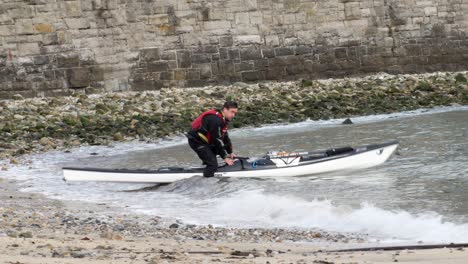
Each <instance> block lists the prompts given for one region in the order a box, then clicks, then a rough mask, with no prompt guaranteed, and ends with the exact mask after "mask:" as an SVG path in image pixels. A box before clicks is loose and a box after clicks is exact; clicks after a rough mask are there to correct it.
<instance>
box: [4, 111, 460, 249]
mask: <svg viewBox="0 0 468 264" xmlns="http://www.w3.org/2000/svg"><path fill="white" fill-rule="evenodd" d="M352 120H353V121H354V124H353V125H342V124H341V122H342V121H343V120H342V119H340V120H325V121H324V120H322V121H305V122H301V123H295V124H279V125H268V126H263V127H259V128H243V129H238V130H234V131H232V132H230V133H231V139H232V141H233V143H234V149H235V152H236V153H237V154H238V155H242V156H258V155H260V156H261V155H263V154H265V153H266V152H267V151H271V150H285V151H309V150H315V149H327V148H330V147H339V146H348V145H350V146H358V145H362V144H372V143H382V142H385V141H389V140H398V141H399V142H400V146H399V148H398V149H397V152H396V153H395V155H393V156H392V157H391V158H390V160H388V161H387V162H386V163H385V164H383V165H381V166H379V167H374V168H369V169H365V170H360V171H354V172H341V173H333V174H324V175H314V176H306V177H293V178H291V177H279V178H266V179H249V178H244V179H235V178H208V179H207V178H202V177H195V178H191V179H187V180H182V181H179V182H175V183H173V184H169V185H167V186H161V187H159V188H146V187H149V186H151V185H148V184H124V183H102V182H80V183H76V182H74V183H67V182H64V181H62V177H63V175H62V172H61V167H62V166H70V165H72V166H86V167H100V168H133V169H137V168H147V169H151V168H158V167H162V166H168V165H199V163H200V161H199V160H197V157H196V155H195V153H194V152H193V151H192V150H191V149H190V148H189V147H188V145H187V143H186V139H185V138H183V137H174V138H171V139H168V140H161V141H159V142H156V143H145V142H127V143H119V144H116V145H115V146H113V147H105V146H90V147H80V148H76V149H72V150H71V152H70V153H64V152H50V153H47V154H38V155H30V156H26V158H27V159H29V160H31V161H32V163H31V164H30V165H28V166H16V167H13V168H11V169H10V170H9V171H7V172H2V176H3V175H5V176H7V177H10V178H14V179H17V180H20V181H21V184H22V186H23V189H22V190H23V191H27V192H38V193H43V194H46V195H48V196H50V197H52V198H57V199H63V200H80V201H88V202H92V203H106V204H110V205H114V206H117V207H121V208H123V209H124V208H125V210H127V211H128V212H130V213H132V212H133V213H143V214H150V215H157V216H163V217H168V218H173V219H179V220H181V221H184V222H186V223H191V224H201V225H206V224H212V225H215V226H224V227H240V228H255V227H261V228H294V229H322V230H325V231H333V232H352V233H359V234H367V235H368V238H369V240H374V241H377V240H378V241H381V242H382V243H385V242H404V243H416V242H421V241H422V242H425V243H449V242H459V243H460V242H465V243H466V242H468V107H463V106H459V107H443V108H436V109H431V110H417V111H411V112H403V113H395V114H387V115H377V116H365V117H355V118H352ZM128 190H141V191H133V192H127V191H128Z"/></svg>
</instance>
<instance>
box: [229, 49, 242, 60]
mask: <svg viewBox="0 0 468 264" xmlns="http://www.w3.org/2000/svg"><path fill="white" fill-rule="evenodd" d="M228 55H229V59H230V60H240V52H239V50H238V49H230V50H228Z"/></svg>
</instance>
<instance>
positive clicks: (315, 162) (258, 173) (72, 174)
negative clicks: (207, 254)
mask: <svg viewBox="0 0 468 264" xmlns="http://www.w3.org/2000/svg"><path fill="white" fill-rule="evenodd" d="M397 147H398V142H396V141H392V142H387V143H383V144H374V145H366V146H360V147H357V148H350V149H351V150H350V151H346V152H344V153H338V154H330V150H327V151H317V152H310V154H311V155H309V156H304V157H297V159H296V160H294V157H293V158H289V160H291V162H286V163H284V164H283V163H282V162H285V160H286V161H287V160H288V159H287V158H284V159H282V158H279V159H260V160H258V161H253V162H249V161H242V160H240V161H236V164H237V165H236V166H223V167H220V168H219V170H218V172H217V173H216V174H215V176H217V177H234V178H246V177H255V178H259V177H294V176H306V175H316V174H323V173H330V172H336V171H350V170H359V169H365V168H370V167H374V166H378V165H381V164H383V163H384V162H385V161H386V160H388V159H389V158H390V157H391V155H392V154H393V153H394V152H395V150H396V148H397ZM333 150H334V149H333ZM326 153H328V154H326ZM272 161H274V162H272ZM278 161H281V162H278ZM294 161H296V162H294ZM262 162H263V163H262ZM275 162H276V163H275ZM287 163H289V164H287ZM62 169H63V175H64V180H66V181H103V182H131V183H171V182H175V181H178V180H183V179H187V178H190V177H193V176H203V168H161V169H158V170H127V169H97V168H74V167H64V168H62Z"/></svg>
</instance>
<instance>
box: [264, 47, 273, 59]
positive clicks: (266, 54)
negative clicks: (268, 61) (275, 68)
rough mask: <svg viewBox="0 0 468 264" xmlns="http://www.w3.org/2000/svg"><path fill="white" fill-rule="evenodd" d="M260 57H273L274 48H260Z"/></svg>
mask: <svg viewBox="0 0 468 264" xmlns="http://www.w3.org/2000/svg"><path fill="white" fill-rule="evenodd" d="M262 57H263V58H274V57H275V50H274V49H262Z"/></svg>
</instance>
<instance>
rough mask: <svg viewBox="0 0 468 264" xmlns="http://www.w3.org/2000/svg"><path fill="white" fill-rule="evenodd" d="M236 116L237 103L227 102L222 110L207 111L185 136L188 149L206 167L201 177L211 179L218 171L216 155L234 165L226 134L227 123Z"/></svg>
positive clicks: (193, 123)
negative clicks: (191, 150) (194, 153)
mask: <svg viewBox="0 0 468 264" xmlns="http://www.w3.org/2000/svg"><path fill="white" fill-rule="evenodd" d="M236 114H237V103H236V102H232V101H227V102H225V103H224V105H223V109H222V110H215V109H212V110H209V111H206V112H204V113H202V114H201V115H200V116H199V117H197V118H196V119H195V120H194V121H193V122H192V129H191V130H190V132H189V133H188V134H187V137H188V143H189V145H190V147H191V148H192V149H193V150H194V151H195V152H196V153H197V155H198V157H199V158H200V159H201V160H202V161H203V164H205V165H206V167H205V169H204V170H203V176H205V177H213V176H214V173H215V172H216V171H217V170H218V160H217V159H216V155H220V156H221V158H222V159H224V161H225V162H226V164H227V165H229V166H231V165H232V164H234V160H233V159H234V157H235V155H234V153H233V150H232V143H231V139H230V138H229V135H228V133H227V130H228V123H229V121H231V120H232V118H234V116H235V115H236Z"/></svg>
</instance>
